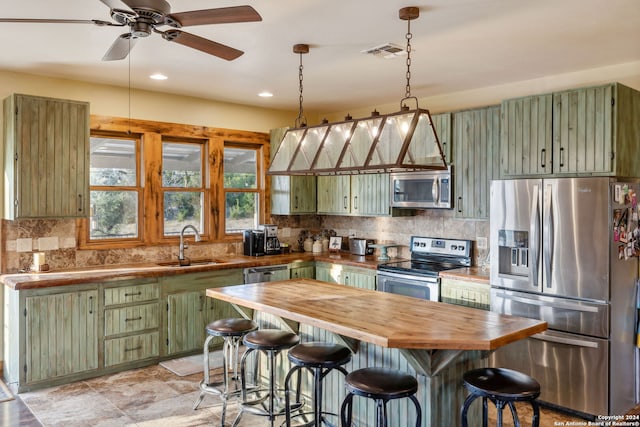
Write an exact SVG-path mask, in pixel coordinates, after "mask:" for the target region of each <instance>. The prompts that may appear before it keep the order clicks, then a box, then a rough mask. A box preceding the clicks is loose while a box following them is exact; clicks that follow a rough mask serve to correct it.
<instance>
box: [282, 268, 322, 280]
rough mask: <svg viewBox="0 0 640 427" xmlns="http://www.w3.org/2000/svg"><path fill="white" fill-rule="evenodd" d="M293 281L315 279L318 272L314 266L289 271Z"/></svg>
mask: <svg viewBox="0 0 640 427" xmlns="http://www.w3.org/2000/svg"><path fill="white" fill-rule="evenodd" d="M289 272H290V273H291V278H292V279H315V277H316V271H315V268H314V266H313V265H310V266H306V267H294V268H291V269H289Z"/></svg>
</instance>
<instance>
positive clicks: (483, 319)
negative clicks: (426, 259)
mask: <svg viewBox="0 0 640 427" xmlns="http://www.w3.org/2000/svg"><path fill="white" fill-rule="evenodd" d="M207 296H209V297H211V298H215V299H218V300H222V301H226V302H229V303H231V304H233V305H234V306H235V307H236V309H237V310H238V312H239V313H241V314H243V315H244V316H245V317H249V314H248V313H247V311H246V310H245V308H249V309H253V310H257V311H259V312H262V313H267V314H270V315H273V316H275V317H276V318H279V319H282V322H281V323H280V326H285V327H289V328H291V329H292V330H293V331H294V332H301V335H302V336H303V339H305V334H308V335H310V338H311V339H317V336H322V332H321V331H328V332H330V333H331V334H333V337H334V338H336V339H337V340H338V341H340V342H343V343H346V344H347V345H349V346H350V348H351V349H352V350H353V351H354V353H356V355H357V356H358V357H354V359H353V361H352V362H351V363H352V365H350V366H348V369H349V370H353V369H358V368H360V367H365V366H387V367H390V368H395V369H398V368H400V369H406V370H413V371H414V372H411V373H412V374H414V373H415V374H418V375H419V376H418V381H419V384H420V390H419V392H418V399H419V400H420V402H421V405H422V407H423V413H424V415H425V416H424V426H429V427H431V426H433V427H435V426H442V425H451V422H452V421H451V419H452V414H457V413H458V410H459V408H460V406H461V404H462V402H463V400H464V397H465V391H464V389H463V387H462V374H463V373H464V372H465V371H467V370H470V369H473V368H476V367H480V366H484V365H485V364H486V358H487V356H488V355H489V353H490V352H491V351H493V350H495V349H497V348H499V347H501V346H503V345H506V344H508V343H511V342H514V341H517V340H520V339H523V338H526V337H528V336H531V335H533V334H536V333H539V332H542V331H544V330H545V329H546V328H547V325H546V322H543V321H538V320H532V319H525V318H519V317H514V316H505V315H500V314H497V313H492V312H487V311H482V310H476V309H471V308H467V307H461V306H454V305H449V304H442V303H437V302H433V301H426V300H419V299H415V298H409V297H405V296H402V295H395V294H389V293H383V292H377V291H370V290H365V289H358V288H351V287H347V286H344V285H339V284H331V283H325V282H320V281H317V280H313V279H292V280H283V281H276V282H262V283H251V284H246V285H240V286H232V287H222V288H212V289H208V290H207ZM307 328H308V329H307ZM318 329H319V330H320V331H318ZM330 336H331V335H327V337H330ZM380 347H381V348H380ZM398 356H401V357H398ZM342 392H343V391H342V390H340V393H342ZM336 393H337V391H336ZM341 395H342V394H341ZM333 409H334V410H335V409H336V408H333Z"/></svg>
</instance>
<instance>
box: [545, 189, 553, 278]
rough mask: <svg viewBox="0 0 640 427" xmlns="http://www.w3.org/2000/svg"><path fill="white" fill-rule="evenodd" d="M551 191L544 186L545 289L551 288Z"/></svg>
mask: <svg viewBox="0 0 640 427" xmlns="http://www.w3.org/2000/svg"><path fill="white" fill-rule="evenodd" d="M552 196H553V189H552V187H551V185H546V186H545V189H544V214H543V216H544V221H545V226H544V227H543V229H544V233H545V238H544V239H545V245H544V248H543V253H544V255H543V257H544V271H545V277H544V278H545V283H546V285H547V288H551V287H553V284H552V280H551V264H552V258H553V215H552V212H553V209H552V200H553V197H552Z"/></svg>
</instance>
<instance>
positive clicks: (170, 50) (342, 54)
mask: <svg viewBox="0 0 640 427" xmlns="http://www.w3.org/2000/svg"><path fill="white" fill-rule="evenodd" d="M169 1H170V3H172V12H183V11H188V10H199V9H208V8H216V7H226V6H238V5H243V4H248V5H251V6H252V7H254V8H255V9H256V10H257V11H258V13H260V15H261V16H262V21H261V22H251V23H237V24H220V25H208V26H196V27H185V28H183V30H184V31H187V32H191V33H193V34H196V35H199V36H202V37H205V38H209V39H212V40H215V41H217V42H220V43H223V44H226V45H229V46H232V47H235V48H237V49H240V50H243V51H244V52H245V54H244V55H243V56H241V57H240V58H238V59H236V60H235V61H232V62H228V61H225V60H222V59H219V58H216V57H213V56H209V55H206V54H204V53H201V52H200V51H197V50H193V49H190V48H188V47H185V46H181V45H178V44H176V43H171V42H168V41H165V40H163V39H162V37H161V36H160V35H158V34H152V35H151V36H150V37H148V38H146V39H141V40H139V41H138V43H137V44H136V46H135V48H134V49H133V51H132V54H131V55H130V60H129V59H125V60H122V61H113V62H102V61H101V58H102V56H103V55H104V53H105V52H106V50H107V49H108V48H109V46H111V43H112V42H113V41H114V39H115V38H116V37H117V36H118V35H120V34H121V33H123V32H125V31H124V29H123V28H118V27H97V26H94V25H84V24H81V25H79V24H22V23H21V24H14V23H0V29H1V31H2V34H3V40H4V42H3V43H2V48H1V51H0V69H5V70H10V71H18V72H25V73H32V74H41V75H48V76H56V77H63V78H69V79H74V80H84V81H91V82H99V83H106V84H112V85H118V86H125V87H126V86H127V84H128V78H129V65H130V74H131V85H132V87H135V88H140V89H148V90H154V91H161V92H169V93H178V94H183V95H189V96H197V97H203V98H211V99H217V100H222V101H231V102H237V103H241V104H251V105H258V106H263V107H273V108H281V109H294V110H297V108H298V65H299V57H298V55H296V54H294V53H292V46H293V45H294V44H296V43H307V44H309V45H310V46H311V51H310V53H309V54H308V55H305V56H304V57H303V62H304V107H305V110H311V111H313V110H315V111H339V110H345V109H348V108H352V107H358V106H366V105H378V104H381V103H390V102H395V101H396V100H397V101H398V102H399V101H400V99H401V98H402V97H403V96H404V94H405V83H406V81H405V73H406V63H405V58H404V57H399V58H396V59H393V60H387V59H381V58H378V57H374V56H367V55H364V54H362V53H360V52H361V51H362V50H364V49H368V48H372V47H374V46H378V45H381V44H384V43H388V42H392V43H396V44H400V45H402V46H405V44H406V39H405V33H406V31H407V23H406V21H402V20H400V19H399V18H398V11H399V9H400V8H402V7H405V6H418V7H419V8H420V17H419V18H418V19H417V20H415V21H412V23H411V30H412V33H413V39H412V46H413V52H412V65H411V71H412V73H411V74H412V78H411V87H412V95H414V96H418V97H420V98H422V97H427V96H434V95H441V94H446V93H451V92H458V91H464V90H471V89H476V88H483V87H490V86H495V85H500V84H506V83H511V82H518V81H524V80H529V79H536V78H541V77H545V76H549V75H555V74H562V73H569V72H573V71H578V70H585V69H591V68H599V67H604V66H609V65H616V64H626V63H633V62H636V63H640V62H638V61H640V1H639V0H304V1H303V0H289V1H286V0H271V1H252V0H247V1H244V0H236V1H231V0H217V1H215V2H211V1H205V0H182V1H179V0H169ZM3 3H4V4H3V6H2V8H1V9H0V18H60V19H100V20H108V19H109V9H108V7H106V6H105V5H104V4H103V3H102V2H100V1H99V0H64V1H51V0H21V1H18V0H12V1H6V2H3ZM639 68H640V67H639ZM155 72H161V73H164V74H166V75H168V76H169V79H168V80H166V81H161V82H158V81H153V80H150V79H149V78H148V76H149V75H150V74H152V73H155ZM637 74H638V75H640V69H639V70H638V73H637ZM262 91H270V92H272V93H274V97H272V98H270V99H262V98H259V97H258V96H257V94H258V93H259V92H262Z"/></svg>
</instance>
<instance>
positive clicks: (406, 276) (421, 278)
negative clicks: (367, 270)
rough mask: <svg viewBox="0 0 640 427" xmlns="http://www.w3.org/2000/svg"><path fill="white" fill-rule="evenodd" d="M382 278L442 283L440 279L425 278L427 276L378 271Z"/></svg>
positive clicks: (379, 276)
mask: <svg viewBox="0 0 640 427" xmlns="http://www.w3.org/2000/svg"><path fill="white" fill-rule="evenodd" d="M381 277H390V278H393V279H406V280H414V281H420V282H429V283H440V278H439V277H425V276H412V275H409V274H399V273H389V272H388V271H384V272H382V271H380V270H379V271H378V278H381Z"/></svg>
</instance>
